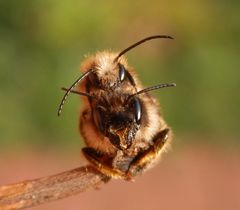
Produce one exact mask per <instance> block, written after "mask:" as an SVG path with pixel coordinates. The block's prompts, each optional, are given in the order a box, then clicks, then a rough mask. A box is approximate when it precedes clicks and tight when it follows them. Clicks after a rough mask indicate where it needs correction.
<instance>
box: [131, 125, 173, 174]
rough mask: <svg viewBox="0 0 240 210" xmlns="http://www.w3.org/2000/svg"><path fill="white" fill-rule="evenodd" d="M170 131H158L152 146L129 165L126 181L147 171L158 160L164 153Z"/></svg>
mask: <svg viewBox="0 0 240 210" xmlns="http://www.w3.org/2000/svg"><path fill="white" fill-rule="evenodd" d="M169 136H170V129H168V128H166V129H164V130H162V131H160V132H159V133H158V134H157V135H156V136H155V137H154V139H153V142H154V144H153V145H151V146H150V148H148V149H147V150H145V151H144V152H143V153H140V154H139V155H138V156H137V157H136V159H134V160H133V162H132V163H131V164H130V167H129V169H128V172H127V177H128V178H127V179H132V178H133V177H134V176H136V175H138V174H140V173H142V172H144V171H145V170H147V169H149V168H150V167H151V166H153V165H154V163H156V162H157V160H159V158H160V156H161V154H162V152H163V151H164V147H165V143H166V141H167V140H168V139H169Z"/></svg>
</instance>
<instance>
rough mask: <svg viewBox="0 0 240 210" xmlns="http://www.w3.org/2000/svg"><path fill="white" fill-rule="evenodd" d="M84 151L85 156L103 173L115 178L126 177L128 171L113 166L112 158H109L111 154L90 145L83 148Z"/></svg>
mask: <svg viewBox="0 0 240 210" xmlns="http://www.w3.org/2000/svg"><path fill="white" fill-rule="evenodd" d="M82 153H83V155H84V157H85V158H86V159H87V160H88V161H89V162H90V163H91V164H92V165H93V166H95V168H96V169H97V170H99V171H100V172H101V173H102V174H104V175H106V176H108V177H111V178H115V179H126V173H124V172H122V171H120V170H117V169H114V168H113V167H112V164H111V163H112V158H109V156H107V155H104V154H102V153H100V152H98V151H96V150H95V149H93V148H90V147H85V148H83V149H82Z"/></svg>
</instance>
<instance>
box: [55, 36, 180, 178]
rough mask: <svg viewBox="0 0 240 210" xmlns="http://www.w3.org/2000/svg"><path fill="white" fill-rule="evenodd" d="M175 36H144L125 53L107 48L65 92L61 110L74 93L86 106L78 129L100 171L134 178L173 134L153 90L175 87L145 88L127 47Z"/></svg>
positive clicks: (154, 159) (86, 151) (154, 160)
mask: <svg viewBox="0 0 240 210" xmlns="http://www.w3.org/2000/svg"><path fill="white" fill-rule="evenodd" d="M158 38H167V39H173V38H172V37H171V36H166V35H156V36H150V37H147V38H145V39H142V40H140V41H138V42H136V43H134V44H133V45H131V46H129V47H127V48H126V49H124V50H123V51H121V52H120V53H115V52H110V51H103V52H98V53H96V55H94V56H91V57H88V58H87V59H86V60H85V61H84V62H83V63H82V66H81V71H82V72H83V74H82V75H81V76H80V77H79V78H78V79H77V80H76V81H75V82H74V83H73V84H72V85H71V86H70V87H69V88H63V90H65V91H66V93H65V95H64V96H63V99H62V101H61V104H60V105H59V109H58V115H60V114H61V111H62V108H63V105H64V103H65V101H66V99H67V97H68V95H69V94H70V93H71V92H72V93H75V94H78V95H80V96H81V98H82V100H83V101H84V106H83V108H82V111H81V115H80V123H79V129H80V133H81V134H82V136H83V139H84V141H85V143H86V147H85V148H83V149H82V153H83V155H84V156H85V158H86V159H87V160H88V161H89V162H90V163H91V164H92V165H93V166H94V167H96V169H98V170H99V171H100V172H101V173H103V174H105V175H107V176H109V177H112V178H120V179H125V180H131V179H133V178H134V177H135V176H136V175H138V174H141V173H143V172H144V171H146V170H147V169H149V168H151V167H152V166H153V165H155V164H156V163H157V162H158V160H159V159H160V157H161V154H162V153H163V152H164V151H165V150H166V149H167V148H168V145H169V144H170V141H171V138H172V132H171V129H170V128H169V127H168V126H167V124H166V122H165V121H164V119H163V117H162V115H161V113H160V107H159V104H158V102H157V101H156V99H155V98H154V97H153V96H152V95H150V93H149V91H152V90H156V89H160V88H164V87H173V86H175V84H174V83H171V84H160V85H155V86H152V87H148V88H143V87H142V85H141V82H140V81H139V79H138V78H137V75H136V73H135V70H134V69H133V68H132V67H130V66H129V65H128V62H127V60H126V58H125V56H124V54H125V53H126V52H128V51H129V50H131V49H133V48H135V47H136V46H138V45H140V44H142V43H143V42H146V41H149V40H152V39H158Z"/></svg>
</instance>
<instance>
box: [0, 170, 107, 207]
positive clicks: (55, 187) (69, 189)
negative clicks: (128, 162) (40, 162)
mask: <svg viewBox="0 0 240 210" xmlns="http://www.w3.org/2000/svg"><path fill="white" fill-rule="evenodd" d="M109 180H110V178H108V177H106V176H105V175H103V174H101V173H100V172H99V171H97V170H96V169H94V168H93V167H91V166H89V165H88V166H83V167H80V168H76V169H73V170H70V171H66V172H63V173H60V174H57V175H53V176H48V177H43V178H39V179H34V180H27V181H23V182H19V183H17V184H12V185H6V186H0V210H10V209H11V210H12V209H14V210H17V209H23V208H27V207H32V206H37V205H39V204H42V203H46V202H49V201H54V200H58V199H61V198H65V197H68V196H72V195H75V194H78V193H80V192H84V191H86V190H87V189H89V188H98V187H99V186H100V185H101V184H103V183H105V182H107V181H109Z"/></svg>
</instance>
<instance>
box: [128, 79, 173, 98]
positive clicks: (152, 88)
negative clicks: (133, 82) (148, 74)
mask: <svg viewBox="0 0 240 210" xmlns="http://www.w3.org/2000/svg"><path fill="white" fill-rule="evenodd" d="M175 86H176V84H175V83H167V84H159V85H155V86H152V87H148V88H145V89H143V90H140V91H138V92H136V93H134V94H132V95H130V96H129V97H128V99H127V101H129V99H131V98H132V97H133V96H136V95H140V94H142V93H147V92H149V91H152V90H157V89H160V88H165V87H175Z"/></svg>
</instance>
